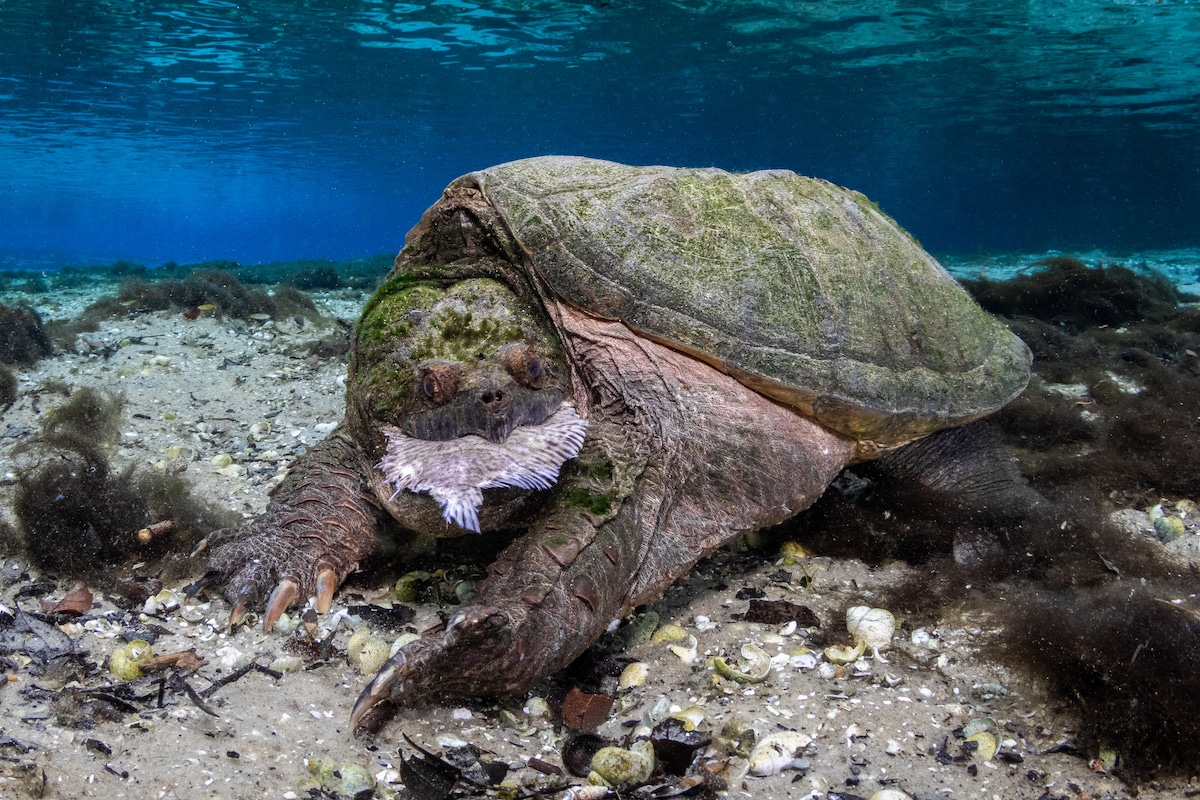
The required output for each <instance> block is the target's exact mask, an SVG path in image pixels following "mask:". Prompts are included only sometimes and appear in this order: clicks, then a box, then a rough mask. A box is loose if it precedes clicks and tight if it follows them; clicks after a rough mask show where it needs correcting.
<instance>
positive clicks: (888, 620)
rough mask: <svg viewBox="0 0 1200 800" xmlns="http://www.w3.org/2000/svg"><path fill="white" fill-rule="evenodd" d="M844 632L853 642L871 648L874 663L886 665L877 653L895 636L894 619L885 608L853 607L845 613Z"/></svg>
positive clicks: (889, 643)
mask: <svg viewBox="0 0 1200 800" xmlns="http://www.w3.org/2000/svg"><path fill="white" fill-rule="evenodd" d="M846 630H848V631H850V635H851V636H852V637H853V638H854V641H855V642H862V643H863V644H865V645H866V646H867V647H869V648H871V655H872V656H874V658H875V660H876V661H879V662H882V663H885V664H886V663H887V661H886V660H885V659H884V658H883V656H881V655H879V651H880V650H883V649H884V648H886V647H888V646H889V645H891V643H892V637H893V636H895V635H896V618H895V617H894V616H892V612H890V611H888V610H887V609H886V608H871V607H869V606H854V607H852V608H850V609H848V610H847V611H846Z"/></svg>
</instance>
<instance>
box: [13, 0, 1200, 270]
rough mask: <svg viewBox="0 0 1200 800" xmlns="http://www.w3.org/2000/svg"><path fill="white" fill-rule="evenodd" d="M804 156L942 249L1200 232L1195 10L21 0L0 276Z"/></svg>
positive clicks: (336, 236) (1144, 246) (353, 245)
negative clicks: (583, 180)
mask: <svg viewBox="0 0 1200 800" xmlns="http://www.w3.org/2000/svg"><path fill="white" fill-rule="evenodd" d="M555 152H558V153H574V154H582V155H590V156H596V157H602V158H610V159H615V160H620V161H626V162H630V163H668V164H677V165H691V166H697V165H715V166H720V167H724V168H728V169H733V170H750V169H758V168H765V167H786V168H790V169H794V170H796V171H798V172H802V173H805V174H810V175H817V176H821V177H825V178H828V179H830V180H833V181H836V182H838V183H841V184H844V185H848V186H852V187H854V188H856V189H859V190H861V191H863V192H865V193H866V194H868V195H869V196H871V197H872V198H873V199H875V200H876V201H878V202H879V203H880V204H881V205H882V206H883V208H884V209H885V210H887V211H888V212H889V213H890V214H891V215H892V216H893V217H895V218H896V219H897V220H899V221H900V222H901V223H902V224H903V225H905V226H906V227H907V228H909V229H910V230H911V231H912V232H913V233H914V234H915V235H916V236H917V237H918V238H920V239H921V241H922V242H923V243H924V244H925V245H926V247H927V248H928V249H930V250H931V251H933V252H935V253H939V254H947V255H953V254H967V255H970V254H976V253H994V252H999V251H1027V252H1028V251H1044V250H1047V249H1051V248H1055V249H1059V250H1063V251H1072V250H1089V251H1090V250H1103V251H1105V252H1120V251H1129V252H1133V251H1142V250H1170V249H1186V248H1196V247H1200V211H1198V209H1200V5H1198V4H1197V3H1195V2H1190V1H1189V0H1162V2H1141V1H1140V0H1110V2H1089V1H1088V0H1040V1H1039V0H1033V1H1032V2H1030V1H1029V0H1026V1H1025V2H1012V1H1011V0H978V1H973V0H941V1H940V2H921V3H916V2H911V3H884V2H873V1H872V0H840V1H827V2H783V1H782V0H757V2H733V1H732V0H728V1H723V0H675V1H674V2H668V0H647V1H646V2H642V3H635V2H627V1H625V0H611V1H610V2H590V3H589V2H566V1H565V0H558V1H555V0H493V1H491V2H465V1H464V0H436V2H413V3H400V2H379V1H378V0H255V2H243V3H232V2H223V1H222V0H208V1H207V2H183V3H155V2H138V1H137V0H88V1H87V2H73V1H72V0H0V266H3V267H10V268H11V267H20V266H34V267H37V266H53V265H56V264H59V265H61V264H64V263H70V264H82V263H92V262H98V261H106V260H112V259H115V258H124V259H132V260H137V261H141V262H144V263H148V264H151V265H153V264H158V263H161V262H164V261H168V260H174V261H180V262H194V261H200V260H206V259H218V258H221V259H233V260H237V261H241V262H242V263H257V262H263V261H271V260H280V259H295V258H345V257H352V256H359V255H367V254H374V253H381V252H394V251H395V250H397V249H398V248H399V247H400V245H401V244H402V243H403V235H404V233H405V231H407V229H408V228H409V227H410V226H411V225H412V224H413V223H414V222H415V221H416V219H417V217H418V216H419V214H420V213H421V211H422V210H423V209H424V208H426V207H427V206H428V205H429V204H431V203H432V202H433V201H434V200H435V199H436V198H437V196H438V194H439V193H440V191H441V189H442V187H443V186H444V185H445V184H446V183H448V182H449V181H450V180H451V179H453V178H454V177H456V176H457V175H459V174H462V173H464V172H467V171H470V170H472V169H477V168H480V167H484V166H488V165H491V164H494V163H498V162H501V161H505V160H508V159H513V158H520V157H524V156H531V155H537V154H545V153H555Z"/></svg>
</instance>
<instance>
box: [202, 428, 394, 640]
mask: <svg viewBox="0 0 1200 800" xmlns="http://www.w3.org/2000/svg"><path fill="white" fill-rule="evenodd" d="M363 462H364V459H363V456H362V455H361V453H360V452H359V450H358V448H357V447H355V445H354V442H353V441H352V440H351V439H350V437H349V435H347V434H346V433H345V431H343V430H342V429H340V428H339V429H338V430H336V431H334V432H333V433H331V434H330V435H329V437H328V438H326V439H325V440H324V441H322V442H321V443H320V444H318V445H317V446H315V447H314V448H313V449H312V450H311V451H309V452H308V453H307V454H306V455H305V456H303V457H302V458H300V459H299V460H298V461H297V462H296V463H295V464H294V465H293V466H292V468H291V471H290V472H289V473H288V476H287V478H285V479H284V481H283V483H281V484H280V485H279V486H278V487H277V488H276V490H275V491H274V492H273V493H272V498H271V503H270V505H269V506H268V507H267V510H266V512H265V513H264V514H263V515H262V516H261V517H259V518H258V519H256V520H254V521H253V522H251V523H250V524H248V525H246V526H244V527H241V528H236V529H225V530H220V531H215V532H214V533H212V534H210V535H209V537H208V540H207V544H208V550H209V558H208V572H207V574H206V575H205V577H204V579H203V580H202V583H207V584H212V583H216V584H219V585H221V586H222V588H223V590H224V592H225V596H226V597H228V598H229V600H230V602H231V603H233V611H232V613H231V615H230V624H237V623H238V622H240V621H241V619H242V618H243V617H244V616H245V614H246V612H247V611H249V610H250V609H251V608H253V607H255V606H258V605H260V604H264V603H265V614H264V617H263V629H264V630H267V631H269V630H271V629H272V628H273V627H274V626H275V623H276V622H277V621H278V620H279V617H280V615H281V614H282V613H283V612H284V611H285V610H287V608H289V607H290V606H292V605H293V604H295V603H296V602H298V601H301V600H303V599H304V598H308V597H315V599H316V608H317V611H319V612H321V613H325V612H327V611H328V610H329V608H330V606H331V605H332V603H333V594H334V591H335V590H336V589H337V587H338V586H340V585H341V583H342V581H343V580H345V578H346V576H347V575H349V574H350V573H351V572H353V571H354V570H355V568H357V566H358V564H359V562H360V561H361V560H362V559H363V558H364V557H365V556H366V555H367V554H368V553H370V551H371V549H372V547H373V543H374V540H375V534H376V531H377V530H378V527H379V522H380V511H379V508H378V506H377V505H376V503H375V501H374V499H373V497H372V495H371V493H370V491H369V489H368V488H367V486H366V483H365V476H366V474H367V467H366V466H364V463H363Z"/></svg>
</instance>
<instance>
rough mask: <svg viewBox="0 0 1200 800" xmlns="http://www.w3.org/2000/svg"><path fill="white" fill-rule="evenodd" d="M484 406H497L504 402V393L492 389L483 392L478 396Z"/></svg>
mask: <svg viewBox="0 0 1200 800" xmlns="http://www.w3.org/2000/svg"><path fill="white" fill-rule="evenodd" d="M479 399H480V400H482V401H483V404H484V405H488V406H498V405H500V404H501V403H503V402H504V392H502V391H501V390H499V389H492V390H488V391H486V392H484V393H483V394H482V395H480V396H479Z"/></svg>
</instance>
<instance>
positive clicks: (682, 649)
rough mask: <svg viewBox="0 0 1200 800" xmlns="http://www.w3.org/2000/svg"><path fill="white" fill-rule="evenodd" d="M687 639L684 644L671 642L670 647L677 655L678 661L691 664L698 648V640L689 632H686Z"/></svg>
mask: <svg viewBox="0 0 1200 800" xmlns="http://www.w3.org/2000/svg"><path fill="white" fill-rule="evenodd" d="M687 641H688V643H687V644H686V645H682V644H673V645H671V648H670V649H671V652H672V653H674V654H675V655H677V656H679V660H680V661H682V662H683V663H685V664H691V663H694V662H695V660H696V651H697V650H698V649H699V648H700V642H698V641H696V637H695V636H692V635H691V634H690V633H689V634H688V638H687Z"/></svg>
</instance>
